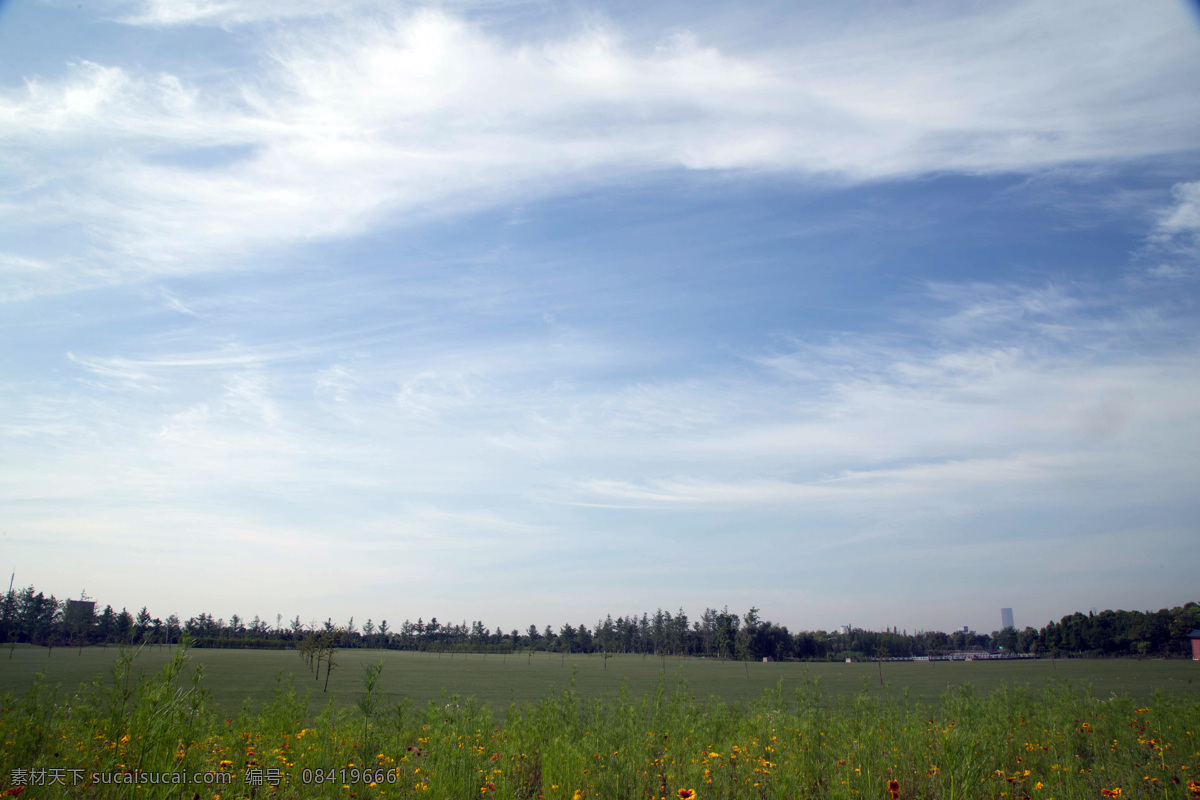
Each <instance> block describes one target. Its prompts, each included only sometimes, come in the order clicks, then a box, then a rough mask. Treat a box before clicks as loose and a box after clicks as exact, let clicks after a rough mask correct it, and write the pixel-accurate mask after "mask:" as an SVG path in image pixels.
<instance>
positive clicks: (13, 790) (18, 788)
mask: <svg viewBox="0 0 1200 800" xmlns="http://www.w3.org/2000/svg"><path fill="white" fill-rule="evenodd" d="M23 791H25V787H24V786H14V787H13V788H11V789H9V790H8V791H7V792H5V793H4V796H5V797H16V796H17V795H19V794H20V793H21V792H23Z"/></svg>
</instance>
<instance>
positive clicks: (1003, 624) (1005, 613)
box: [1000, 608, 1017, 630]
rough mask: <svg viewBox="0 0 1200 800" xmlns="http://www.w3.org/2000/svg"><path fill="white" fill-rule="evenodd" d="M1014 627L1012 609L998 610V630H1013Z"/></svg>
mask: <svg viewBox="0 0 1200 800" xmlns="http://www.w3.org/2000/svg"><path fill="white" fill-rule="evenodd" d="M1015 627H1017V626H1016V625H1013V620H1012V609H1011V608H1002V609H1000V630H1004V629H1005V628H1015Z"/></svg>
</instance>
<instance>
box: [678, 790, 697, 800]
mask: <svg viewBox="0 0 1200 800" xmlns="http://www.w3.org/2000/svg"><path fill="white" fill-rule="evenodd" d="M695 797H696V793H695V792H693V791H692V790H691V789H680V790H679V800H695Z"/></svg>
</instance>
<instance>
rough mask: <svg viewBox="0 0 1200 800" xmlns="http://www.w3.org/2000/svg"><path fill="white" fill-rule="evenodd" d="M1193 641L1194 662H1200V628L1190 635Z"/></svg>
mask: <svg viewBox="0 0 1200 800" xmlns="http://www.w3.org/2000/svg"><path fill="white" fill-rule="evenodd" d="M1188 638H1190V639H1191V640H1192V661H1200V628H1197V629H1196V630H1194V631H1192V632H1191V633H1189V634H1188Z"/></svg>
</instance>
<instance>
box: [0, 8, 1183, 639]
mask: <svg viewBox="0 0 1200 800" xmlns="http://www.w3.org/2000/svg"><path fill="white" fill-rule="evenodd" d="M1197 19H1198V17H1197V14H1196V12H1195V9H1194V7H1193V6H1189V5H1186V4H1182V3H1175V2H1162V3H1149V4H1137V5H1136V6H1134V5H1133V4H1129V3H1094V2H1089V3H1071V2H1064V3H1056V4H1051V5H1047V4H1044V3H1034V2H1028V3H1011V4H1004V5H1002V6H998V5H990V4H961V3H908V4H903V5H900V4H894V5H893V4H885V5H879V4H869V3H866V4H862V3H860V4H855V3H849V4H837V5H836V6H830V5H828V4H803V3H799V4H797V3H780V4H769V3H763V4H757V5H755V6H753V7H751V8H749V9H744V10H743V9H739V10H738V11H737V13H733V12H731V11H728V10H725V9H723V8H722V7H721V6H719V5H717V4H713V5H706V4H696V3H666V4H656V5H655V7H654V9H651V10H647V9H645V8H643V7H642V4H633V3H612V4H607V5H602V4H566V3H561V4H556V3H549V2H533V1H531V2H516V1H515V0H514V2H503V1H501V0H495V1H493V2H482V1H481V2H471V1H470V0H463V1H462V2H444V3H441V4H433V5H420V4H392V3H388V4H380V3H371V2H347V0H340V1H339V2H327V1H326V0H304V1H303V2H302V1H301V0H296V1H295V2H292V3H288V4H280V3H275V2H267V1H266V0H261V1H260V0H240V1H239V0H171V1H170V2H168V1H167V0H129V1H128V2H118V0H91V2H87V3H82V4H80V3H72V2H59V1H58V0H17V2H10V3H8V4H6V5H4V6H3V8H2V9H0V52H2V53H4V54H5V57H4V58H3V59H0V220H3V221H2V222H0V454H2V455H0V531H2V533H0V541H2V542H3V546H2V548H0V549H2V552H3V554H4V555H5V557H6V558H5V562H6V563H5V564H3V566H4V567H6V568H9V569H12V570H15V571H16V576H17V583H18V584H21V585H27V584H30V583H32V584H34V585H36V586H37V587H38V588H40V589H44V590H46V591H48V592H54V593H56V594H58V595H59V596H67V595H72V596H75V595H77V594H78V592H79V591H80V590H81V589H84V588H86V589H87V591H88V593H89V594H90V595H91V596H93V597H95V598H97V599H98V600H100V601H101V602H102V603H112V604H113V605H115V606H118V607H120V606H123V605H125V606H129V607H130V608H131V609H136V608H137V607H140V606H141V605H143V604H145V605H147V606H148V607H149V609H150V611H151V613H152V614H154V615H156V616H161V617H165V616H166V615H167V614H170V613H178V614H180V615H181V616H183V617H185V618H186V617H188V616H191V615H193V614H197V613H199V612H201V611H206V612H209V613H213V614H214V615H216V616H220V617H226V618H228V617H229V616H230V615H232V614H234V613H237V614H240V615H242V616H244V617H252V616H254V615H256V614H257V615H260V616H262V617H263V618H265V619H268V620H273V619H274V618H275V615H276V614H282V615H284V616H285V617H287V618H292V617H294V616H296V615H299V616H300V617H301V619H302V620H304V621H306V622H307V621H309V620H311V619H321V620H323V619H325V618H326V617H330V616H332V617H333V618H334V619H335V620H340V621H345V620H346V619H348V618H349V617H350V616H352V615H353V616H354V617H355V619H356V620H357V621H358V622H360V623H361V622H362V621H365V620H366V619H367V618H372V619H374V620H375V621H376V622H378V621H379V620H380V619H387V620H389V622H391V623H393V624H396V623H398V622H400V621H402V620H403V619H405V618H410V619H413V620H415V619H416V618H417V617H424V618H426V619H428V618H429V617H431V616H437V617H439V619H443V620H459V619H467V620H475V619H481V620H483V621H484V622H485V624H487V625H489V626H490V627H495V626H502V627H503V628H504V629H505V630H509V629H511V628H514V627H521V628H524V627H525V626H527V625H528V624H530V623H536V624H538V625H539V626H544V625H545V624H547V623H549V624H552V625H554V626H555V627H557V626H559V625H561V624H563V623H566V622H570V623H572V624H579V623H586V624H588V625H591V624H592V623H594V621H595V620H596V619H597V618H598V617H603V615H604V614H606V613H612V614H614V616H615V615H618V614H625V613H630V612H638V613H640V612H641V611H644V610H651V611H652V610H653V609H655V608H657V607H663V608H666V609H670V610H674V609H677V608H679V607H682V608H684V609H685V610H686V611H687V612H688V613H689V614H690V615H692V616H693V617H697V616H699V614H700V612H701V611H703V609H704V608H705V607H706V606H714V607H721V606H725V605H728V606H729V607H730V609H731V610H736V611H739V612H741V611H744V610H746V609H747V608H748V607H750V606H751V605H754V606H758V607H759V608H760V609H762V613H763V615H764V616H765V617H767V618H769V619H773V620H776V621H779V622H782V623H785V624H787V625H789V626H791V627H792V628H794V629H828V628H832V627H834V626H835V625H842V624H847V623H852V624H855V625H857V626H861V627H867V628H882V627H884V626H892V625H895V626H898V627H901V628H907V629H909V630H913V629H921V628H924V629H931V628H940V629H947V628H950V627H957V626H960V625H970V626H972V627H974V628H976V629H978V630H985V631H988V630H993V629H995V628H997V627H998V626H999V608H1000V607H1002V606H1005V607H1012V608H1013V609H1014V614H1015V616H1016V621H1017V624H1018V625H1019V626H1024V625H1035V626H1040V625H1043V624H1045V623H1046V622H1047V621H1049V620H1051V619H1057V618H1058V617H1060V616H1062V615H1064V614H1067V613H1070V612H1073V611H1075V610H1080V609H1082V610H1087V609H1088V608H1092V607H1096V608H1108V607H1112V608H1136V609H1157V608H1160V607H1163V606H1169V605H1175V604H1179V603H1183V602H1185V601H1188V600H1194V599H1197V598H1196V597H1195V579H1194V573H1193V568H1194V565H1195V564H1196V563H1197V561H1198V560H1200V558H1198V557H1200V530H1198V528H1197V524H1196V520H1197V519H1200V501H1198V500H1197V492H1196V489H1195V487H1196V485H1197V483H1198V479H1200V456H1198V449H1197V446H1198V445H1200V415H1198V414H1197V408H1198V403H1197V399H1196V398H1197V397H1200V336H1198V334H1200V324H1198V323H1200V316H1198V314H1197V307H1196V301H1197V297H1198V292H1197V288H1198V283H1197V281H1198V279H1200V146H1198V143H1200V138H1198V136H1197V132H1198V131H1200V84H1197V82H1196V80H1195V76H1196V75H1197V74H1200V24H1198V22H1197Z"/></svg>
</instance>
